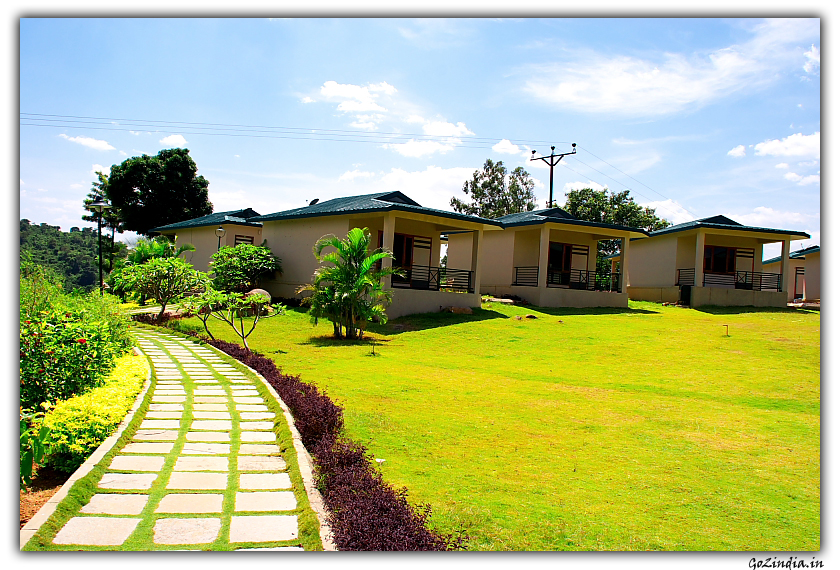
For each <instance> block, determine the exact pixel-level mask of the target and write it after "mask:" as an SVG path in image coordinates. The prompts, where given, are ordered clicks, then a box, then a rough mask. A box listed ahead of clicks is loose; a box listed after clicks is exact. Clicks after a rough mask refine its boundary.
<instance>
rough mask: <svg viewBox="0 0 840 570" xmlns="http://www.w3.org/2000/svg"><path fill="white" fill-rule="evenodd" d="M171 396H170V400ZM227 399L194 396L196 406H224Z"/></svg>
mask: <svg viewBox="0 0 840 570" xmlns="http://www.w3.org/2000/svg"><path fill="white" fill-rule="evenodd" d="M171 397H172V396H170V398H171ZM227 401H228V399H227V398H220V397H218V396H196V397H195V403H196V404H224V403H225V402H227Z"/></svg>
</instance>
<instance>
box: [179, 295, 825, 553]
mask: <svg viewBox="0 0 840 570" xmlns="http://www.w3.org/2000/svg"><path fill="white" fill-rule="evenodd" d="M528 314H532V315H535V316H536V317H537V318H536V319H527V318H522V319H516V318H514V317H516V316H520V317H524V316H525V315H528ZM191 322H194V323H196V324H198V325H199V326H200V323H199V321H197V320H195V319H193V321H191ZM725 324H728V325H729V335H730V336H725V331H726V329H725V328H724V326H723V325H725ZM211 330H213V331H214V334H215V335H216V336H217V338H223V339H225V340H229V341H235V340H236V337H235V335H234V334H233V333H232V331H229V330H225V329H223V328H222V327H221V326H215V327H213V328H212V329H211ZM372 332H373V336H374V337H375V338H376V339H377V346H376V355H375V356H373V355H371V345H370V342H369V341H368V342H357V343H347V342H340V341H334V340H332V339H331V338H330V335H331V333H332V326H331V324H330V323H329V322H322V323H321V324H320V325H319V326H318V327H313V326H312V325H311V324H310V322H309V318H308V316H307V315H306V314H305V313H304V312H303V310H302V309H292V310H290V311H289V314H288V315H287V316H286V317H280V318H277V319H271V320H268V321H266V322H264V323H261V324H260V326H259V327H258V328H257V330H256V332H255V333H254V334H253V335H252V336H251V338H250V339H249V343H250V344H251V346H252V348H253V349H255V350H257V351H259V352H262V353H263V354H266V355H267V356H270V357H271V358H273V359H274V360H275V361H276V362H277V363H278V364H279V365H280V366H281V367H282V368H283V370H284V371H285V372H287V373H294V374H300V375H301V376H302V378H303V379H304V381H307V382H312V383H315V384H316V385H318V386H319V387H321V388H323V389H324V390H325V391H326V392H327V393H328V394H329V395H330V396H331V397H332V398H333V400H335V401H336V402H337V403H339V404H340V405H342V406H343V407H344V409H345V422H346V432H347V435H349V436H350V437H351V438H352V439H354V440H356V441H359V442H360V443H363V444H364V445H366V446H367V447H368V449H369V450H370V451H371V453H372V454H373V455H374V456H375V457H377V458H381V459H384V460H385V462H384V463H382V464H381V469H382V472H383V473H384V476H385V478H386V480H387V481H389V482H390V483H392V484H393V485H395V486H406V487H408V489H409V496H410V498H411V500H412V501H413V502H415V503H429V504H431V506H432V508H433V516H432V521H433V524H434V526H435V527H436V528H437V529H438V530H441V531H443V532H451V531H455V530H457V529H463V530H465V531H466V533H467V534H468V535H469V543H468V546H469V549H471V550H782V551H784V550H802V551H808V550H818V549H819V548H820V314H819V312H812V311H804V310H786V309H785V310H782V309H778V310H769V309H768V310H762V309H750V308H746V309H744V310H739V309H713V308H709V309H708V310H692V309H683V308H678V307H662V306H660V305H657V304H654V303H636V302H631V306H630V309H629V310H613V309H587V310H575V309H538V308H536V307H513V306H508V305H501V304H495V303H494V304H485V306H484V309H482V310H480V311H476V313H475V314H473V315H452V314H443V313H441V314H429V315H421V316H413V317H405V318H401V319H398V320H396V321H392V322H390V323H388V324H387V325H383V326H374V327H372Z"/></svg>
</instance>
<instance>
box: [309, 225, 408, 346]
mask: <svg viewBox="0 0 840 570" xmlns="http://www.w3.org/2000/svg"><path fill="white" fill-rule="evenodd" d="M327 248H334V251H329V252H328V253H323V252H324V250H325V249H327ZM369 249H370V232H369V231H368V229H367V228H364V229H360V228H353V229H352V230H350V232H349V233H348V234H347V238H345V239H339V238H337V237H336V236H334V235H327V236H324V237H322V238H321V239H319V240H318V241H317V242H316V243H315V247H314V248H313V251H314V253H315V257H316V258H317V259H318V261H320V262H321V263H328V264H330V265H322V266H321V267H319V268H318V269H316V270H315V275H314V277H313V280H312V283H311V284H310V285H304V286H303V287H300V288H299V289H298V292H299V293H300V292H311V293H312V295H311V296H310V297H309V300H308V303H309V305H310V309H309V314H310V315H311V317H312V320H313V322H314V323H315V324H317V323H318V319H321V318H326V319H329V320H330V321H332V323H333V332H334V334H335V336H336V338H342V337H343V338H347V339H356V338H361V337H362V331H364V329H365V327H366V326H367V323H368V322H370V321H371V320H373V319H377V320H379V321H380V322H387V320H388V316H387V315H386V314H385V306H386V305H387V304H388V303H390V301H391V292H390V291H385V290H383V288H382V283H381V279H382V278H383V277H385V276H386V275H392V274H400V270H399V268H395V267H385V268H383V267H378V266H379V265H380V263H379V262H380V261H381V260H383V259H386V258H391V259H393V257H394V256H393V254H392V253H391V252H389V251H385V250H382V249H381V248H377V249H376V250H374V251H373V252H372V253H370V254H368V250H369Z"/></svg>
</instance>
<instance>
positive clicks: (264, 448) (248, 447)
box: [239, 443, 280, 455]
mask: <svg viewBox="0 0 840 570" xmlns="http://www.w3.org/2000/svg"><path fill="white" fill-rule="evenodd" d="M239 453H241V454H242V455H272V454H275V453H276V454H278V455H279V454H280V447H279V446H278V445H271V444H262V443H243V444H242V445H240V446H239Z"/></svg>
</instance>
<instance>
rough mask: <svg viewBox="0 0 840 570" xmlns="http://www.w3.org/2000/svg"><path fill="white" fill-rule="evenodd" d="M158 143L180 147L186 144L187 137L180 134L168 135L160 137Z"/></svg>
mask: <svg viewBox="0 0 840 570" xmlns="http://www.w3.org/2000/svg"><path fill="white" fill-rule="evenodd" d="M159 142H160V144H163V145H166V146H170V147H182V146H184V145H185V144H187V139H185V138H184V137H182V136H181V135H169V136H168V137H163V138H162V139H160V141H159Z"/></svg>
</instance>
